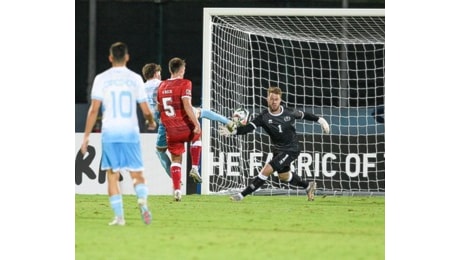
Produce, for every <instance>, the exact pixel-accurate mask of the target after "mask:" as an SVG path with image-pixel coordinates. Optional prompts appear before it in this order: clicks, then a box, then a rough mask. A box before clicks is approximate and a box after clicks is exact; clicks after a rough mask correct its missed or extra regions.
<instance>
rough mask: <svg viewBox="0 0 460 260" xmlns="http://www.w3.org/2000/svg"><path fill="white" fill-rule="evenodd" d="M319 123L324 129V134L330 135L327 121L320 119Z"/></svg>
mask: <svg viewBox="0 0 460 260" xmlns="http://www.w3.org/2000/svg"><path fill="white" fill-rule="evenodd" d="M318 123H319V124H320V125H321V129H323V133H325V134H329V124H328V123H327V121H326V119H324V118H322V117H320V118H319V119H318Z"/></svg>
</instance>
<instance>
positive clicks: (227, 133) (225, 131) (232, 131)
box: [218, 125, 236, 137]
mask: <svg viewBox="0 0 460 260" xmlns="http://www.w3.org/2000/svg"><path fill="white" fill-rule="evenodd" d="M218 131H219V134H220V135H222V136H225V137H228V136H230V135H235V134H236V127H235V128H230V129H229V127H227V126H223V125H220V126H219V130H218Z"/></svg>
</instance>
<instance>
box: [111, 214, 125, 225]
mask: <svg viewBox="0 0 460 260" xmlns="http://www.w3.org/2000/svg"><path fill="white" fill-rule="evenodd" d="M124 225H125V219H124V218H123V217H119V216H116V217H115V218H114V219H113V220H112V222H110V223H109V226H124Z"/></svg>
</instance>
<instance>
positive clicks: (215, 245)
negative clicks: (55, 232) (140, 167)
mask: <svg viewBox="0 0 460 260" xmlns="http://www.w3.org/2000/svg"><path fill="white" fill-rule="evenodd" d="M123 203H124V208H125V219H126V226H108V225H107V223H108V222H110V221H111V220H112V218H113V214H112V210H111V208H110V206H109V202H108V196H106V195H75V259H77V260H80V259H81V260H83V259H92V260H93V259H111V260H115V259H123V260H124V259H130V260H133V259H134V260H135V259H180V260H183V259H213V260H215V259H289V260H291V259H309V260H311V259H353V260H357V259H366V260H368V259H385V198H384V197H380V196H377V197H375V196H374V197H364V196H363V197H360V196H354V197H350V196H343V197H342V196H333V197H320V196H317V197H316V198H315V201H312V202H310V201H307V199H306V197H304V196H284V195H283V196H248V197H246V198H245V199H244V200H243V201H241V202H232V201H230V200H229V197H228V196H220V195H187V196H183V198H182V201H181V202H173V201H172V196H150V197H149V206H150V209H151V211H152V215H153V221H152V223H151V224H150V225H145V224H144V223H143V222H142V221H141V218H140V214H139V211H138V209H137V205H136V198H135V196H133V195H124V196H123Z"/></svg>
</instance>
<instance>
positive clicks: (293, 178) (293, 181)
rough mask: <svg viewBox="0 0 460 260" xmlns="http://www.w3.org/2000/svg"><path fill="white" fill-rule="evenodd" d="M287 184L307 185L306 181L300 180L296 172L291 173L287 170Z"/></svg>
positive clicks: (305, 186)
mask: <svg viewBox="0 0 460 260" xmlns="http://www.w3.org/2000/svg"><path fill="white" fill-rule="evenodd" d="M288 182H289V184H291V185H294V186H299V187H303V188H305V189H306V188H307V187H308V183H307V182H306V181H302V180H301V179H300V177H299V175H297V174H292V172H289V180H288Z"/></svg>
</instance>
